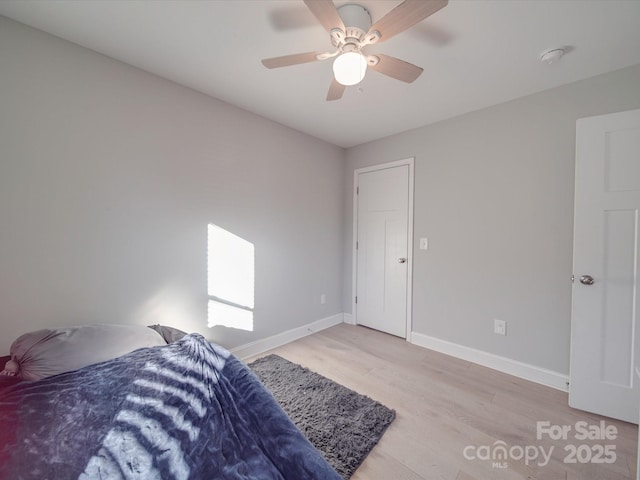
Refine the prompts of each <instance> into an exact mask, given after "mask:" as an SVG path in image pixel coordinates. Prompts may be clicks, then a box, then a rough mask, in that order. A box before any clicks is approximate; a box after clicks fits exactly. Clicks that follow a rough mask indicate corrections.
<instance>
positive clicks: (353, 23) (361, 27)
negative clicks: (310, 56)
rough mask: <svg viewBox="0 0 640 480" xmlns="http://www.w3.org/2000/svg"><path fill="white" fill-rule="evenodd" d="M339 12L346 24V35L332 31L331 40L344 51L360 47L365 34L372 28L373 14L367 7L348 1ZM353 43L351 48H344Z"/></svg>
mask: <svg viewBox="0 0 640 480" xmlns="http://www.w3.org/2000/svg"><path fill="white" fill-rule="evenodd" d="M338 14H339V15H340V18H341V19H342V22H343V23H344V25H345V32H344V36H343V35H342V32H336V33H334V32H333V31H332V32H331V33H332V35H331V41H332V42H333V45H334V46H335V47H337V48H340V49H343V51H351V50H356V49H359V48H360V47H361V46H362V45H361V43H362V42H363V41H364V38H365V35H366V34H367V32H368V31H369V29H370V28H371V14H370V13H369V10H367V9H366V8H364V7H362V6H360V5H356V4H355V3H348V4H346V5H342V6H341V7H339V8H338ZM348 45H351V48H349V47H347V48H343V47H345V46H348Z"/></svg>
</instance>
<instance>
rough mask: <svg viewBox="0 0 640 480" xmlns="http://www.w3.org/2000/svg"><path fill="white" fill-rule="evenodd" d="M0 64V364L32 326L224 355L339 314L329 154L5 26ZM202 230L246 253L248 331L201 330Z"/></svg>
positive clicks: (335, 192)
mask: <svg viewBox="0 0 640 480" xmlns="http://www.w3.org/2000/svg"><path fill="white" fill-rule="evenodd" d="M0 69H1V70H0V145H1V146H2V148H1V151H0V328H1V330H2V334H1V335H0V354H4V353H6V352H8V351H9V345H10V343H11V341H12V340H13V339H15V338H16V337H17V336H18V335H20V334H21V333H24V332H26V331H29V330H33V329H37V328H43V327H46V326H66V325H74V324H80V323H99V322H112V323H134V324H150V323H164V324H168V325H173V326H175V327H178V328H182V329H185V330H188V331H197V332H200V333H203V334H204V335H205V336H206V337H207V338H209V339H212V340H215V341H218V342H220V343H222V344H223V345H226V346H229V347H233V346H237V345H240V344H245V343H247V342H249V341H253V340H257V339H260V338H264V337H267V336H270V335H273V334H275V333H279V332H282V331H284V330H287V329H291V328H294V327H297V326H301V325H304V324H307V323H309V322H312V321H314V320H318V319H321V318H325V317H328V316H331V315H335V314H339V313H341V312H342V285H341V278H342V252H343V248H342V243H343V241H344V240H343V231H342V225H343V198H342V195H343V189H342V179H343V176H344V151H343V150H342V149H340V148H337V147H335V146H332V145H329V144H327V143H324V142H322V141H319V140H317V139H314V138H312V137H309V136H306V135H303V134H301V133H299V132H296V131H294V130H291V129H288V128H285V127H283V126H281V125H279V124H276V123H274V122H271V121H268V120H266V119H263V118H261V117H258V116H255V115H253V114H250V113H247V112H245V111H242V110H239V109H238V108H235V107H233V106H230V105H228V104H226V103H223V102H220V101H217V100H215V99H212V98H210V97H207V96H204V95H202V94H199V93H196V92H194V91H192V90H189V89H186V88H183V87H180V86H178V85H176V84H173V83H171V82H168V81H166V80H163V79H160V78H158V77H156V76H153V75H150V74H147V73H145V72H143V71H141V70H138V69H135V68H132V67H130V66H127V65H125V64H122V63H119V62H117V61H114V60H112V59H109V58H107V57H105V56H102V55H99V54H97V53H95V52H92V51H90V50H87V49H84V48H82V47H78V46H76V45H73V44H71V43H68V42H66V41H63V40H60V39H58V38H55V37H52V36H50V35H47V34H45V33H42V32H39V31H37V30H33V29H30V28H28V27H25V26H23V25H20V24H18V23H15V22H13V21H10V20H8V19H6V18H4V17H0ZM209 222H213V223H216V224H218V225H220V226H221V227H223V228H226V229H227V230H230V231H232V232H233V233H235V234H237V235H239V236H241V237H243V238H245V239H246V240H249V241H251V242H253V243H254V244H255V249H256V284H255V285H256V287H255V295H256V301H255V304H256V308H255V331H254V332H251V333H249V332H242V331H238V330H232V329H227V328H224V327H215V328H211V329H210V328H208V327H207V319H206V306H207V290H206V240H207V238H206V232H207V223H209ZM322 293H324V294H326V295H327V303H326V304H325V305H321V304H320V295H321V294H322Z"/></svg>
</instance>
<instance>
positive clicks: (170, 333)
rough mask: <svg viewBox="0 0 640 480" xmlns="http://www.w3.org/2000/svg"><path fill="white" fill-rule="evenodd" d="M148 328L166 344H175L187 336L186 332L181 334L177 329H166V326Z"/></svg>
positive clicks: (150, 326)
mask: <svg viewBox="0 0 640 480" xmlns="http://www.w3.org/2000/svg"><path fill="white" fill-rule="evenodd" d="M149 328H152V329H154V330H155V331H156V332H158V333H159V334H160V335H162V338H164V341H165V342H167V343H173V342H177V341H178V340H181V339H182V337H184V336H185V335H187V332H183V331H182V330H178V329H177V328H173V327H167V326H166V325H149Z"/></svg>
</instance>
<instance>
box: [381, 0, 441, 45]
mask: <svg viewBox="0 0 640 480" xmlns="http://www.w3.org/2000/svg"><path fill="white" fill-rule="evenodd" d="M447 3H449V0H404V2H402V3H401V4H400V5H398V6H397V7H395V8H394V9H393V10H391V11H390V12H389V13H387V14H386V15H385V16H384V17H382V18H381V19H380V20H378V21H377V22H376V23H375V24H374V25H373V26H372V27H371V28H370V29H369V32H374V31H376V30H377V31H378V32H380V40H378V42H384V41H385V40H389V39H390V38H391V37H393V36H394V35H397V34H398V33H400V32H404V31H405V30H407V29H408V28H411V27H413V26H414V25H415V24H417V23H420V22H421V21H422V20H424V19H425V18H427V17H428V16H429V15H432V14H434V13H436V12H437V11H438V10H440V9H441V8H444V7H445V6H446V5H447Z"/></svg>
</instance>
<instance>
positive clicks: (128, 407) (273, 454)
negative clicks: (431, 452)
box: [0, 334, 340, 480]
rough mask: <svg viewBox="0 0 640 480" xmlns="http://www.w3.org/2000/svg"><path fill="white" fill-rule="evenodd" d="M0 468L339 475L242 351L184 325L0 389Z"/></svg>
mask: <svg viewBox="0 0 640 480" xmlns="http://www.w3.org/2000/svg"><path fill="white" fill-rule="evenodd" d="M0 479H3V480H5V479H6V480H9V479H10V480H19V479H37V480H68V479H82V480H89V479H136V480H147V479H175V480H187V479H202V480H205V479H206V480H217V479H234V480H236V479H237V480H239V479H243V480H247V479H265V480H266V479H269V480H271V479H291V480H311V479H329V480H334V479H335V480H339V479H340V477H339V476H338V474H337V473H335V471H334V470H332V468H331V467H330V466H329V465H328V464H327V463H326V462H325V460H324V459H323V458H322V456H321V455H320V453H319V452H318V451H317V450H315V448H314V447H313V446H312V445H311V444H310V443H309V442H308V440H307V439H306V438H305V437H304V436H303V435H302V434H301V433H300V431H299V430H298V429H297V428H296V426H295V425H294V424H293V423H292V422H291V421H290V420H289V418H288V417H287V416H286V414H285V413H284V412H283V411H282V410H281V408H280V407H279V406H278V404H277V403H276V402H275V400H274V399H273V397H271V395H270V394H269V392H268V391H267V390H266V389H265V388H264V387H263V386H262V384H261V383H260V382H259V381H258V380H257V379H256V377H255V376H254V374H253V373H252V372H251V371H250V370H249V369H248V368H247V367H246V366H245V365H244V364H243V363H242V362H240V361H239V360H238V359H236V358H235V357H234V356H232V355H230V354H229V352H227V351H226V350H224V349H223V348H221V347H219V346H216V345H213V344H210V343H209V342H207V341H206V340H205V339H204V338H203V337H202V336H200V335H197V334H191V335H188V336H186V337H185V338H184V339H183V340H181V341H179V342H176V343H174V344H171V345H167V346H165V347H155V348H148V349H142V350H137V351H135V352H132V353H130V354H128V355H125V356H123V357H120V358H116V359H114V360H110V361H107V362H104V363H100V364H96V365H91V366H89V367H85V368H82V369H80V370H76V371H74V372H69V373H64V374H61V375H56V376H55V377H50V378H46V379H44V380H40V381H38V382H21V383H18V384H15V385H13V386H11V387H8V388H6V389H3V390H0Z"/></svg>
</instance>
